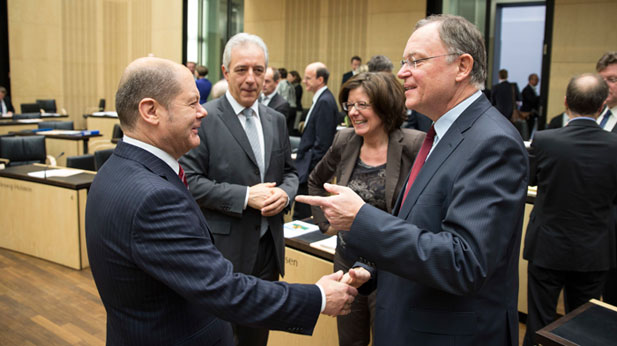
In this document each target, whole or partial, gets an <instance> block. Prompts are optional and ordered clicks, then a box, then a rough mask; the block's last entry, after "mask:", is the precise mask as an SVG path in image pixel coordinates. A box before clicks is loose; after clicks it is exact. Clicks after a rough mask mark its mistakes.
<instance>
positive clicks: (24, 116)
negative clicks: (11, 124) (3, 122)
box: [13, 113, 41, 120]
mask: <svg viewBox="0 0 617 346" xmlns="http://www.w3.org/2000/svg"><path fill="white" fill-rule="evenodd" d="M21 119H41V113H23V114H13V120H21Z"/></svg>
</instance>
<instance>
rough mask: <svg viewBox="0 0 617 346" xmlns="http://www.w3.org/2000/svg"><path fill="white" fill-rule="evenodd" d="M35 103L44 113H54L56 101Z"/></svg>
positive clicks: (37, 101)
mask: <svg viewBox="0 0 617 346" xmlns="http://www.w3.org/2000/svg"><path fill="white" fill-rule="evenodd" d="M36 103H37V104H38V105H39V108H40V109H42V110H44V111H45V113H56V100H36Z"/></svg>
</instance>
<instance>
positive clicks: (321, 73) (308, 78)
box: [304, 62, 330, 93]
mask: <svg viewBox="0 0 617 346" xmlns="http://www.w3.org/2000/svg"><path fill="white" fill-rule="evenodd" d="M329 77H330V72H329V71H328V68H327V67H326V65H325V64H324V63H322V62H314V63H312V64H309V65H308V66H306V69H305V70H304V83H305V84H306V90H307V91H310V92H313V93H314V92H316V91H317V90H319V89H321V88H322V87H324V86H325V85H327V84H328V78H329Z"/></svg>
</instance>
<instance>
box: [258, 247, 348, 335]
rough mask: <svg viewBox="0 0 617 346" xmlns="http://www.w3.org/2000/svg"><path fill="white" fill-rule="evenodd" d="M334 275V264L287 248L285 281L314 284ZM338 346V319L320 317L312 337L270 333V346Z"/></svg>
mask: <svg viewBox="0 0 617 346" xmlns="http://www.w3.org/2000/svg"><path fill="white" fill-rule="evenodd" d="M330 273H332V262H329V261H326V260H323V259H320V258H317V257H315V256H313V255H309V254H306V253H304V252H302V251H299V250H296V249H292V248H290V247H286V248H285V279H284V280H285V281H287V282H293V283H304V284H314V283H316V282H317V280H319V279H320V278H321V277H322V276H324V275H327V274H330ZM314 345H320V346H330V345H331V346H336V345H338V332H337V330H336V318H334V317H330V316H325V315H319V320H317V325H316V326H315V330H314V332H313V335H312V336H307V335H298V334H290V333H285V332H280V331H270V337H269V338H268V346H314Z"/></svg>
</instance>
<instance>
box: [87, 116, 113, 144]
mask: <svg viewBox="0 0 617 346" xmlns="http://www.w3.org/2000/svg"><path fill="white" fill-rule="evenodd" d="M115 124H120V120H119V119H118V118H114V117H95V116H91V115H89V116H87V117H86V128H87V129H88V130H99V132H100V133H101V134H102V135H103V137H102V138H98V139H103V140H108V141H109V143H111V136H112V134H113V132H114V125H115Z"/></svg>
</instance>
